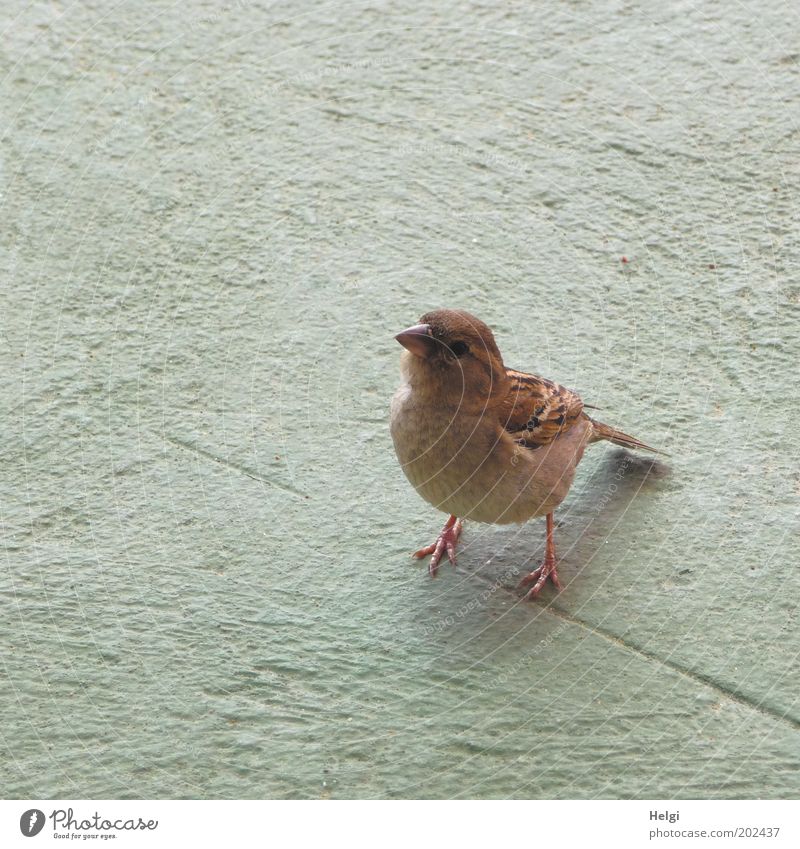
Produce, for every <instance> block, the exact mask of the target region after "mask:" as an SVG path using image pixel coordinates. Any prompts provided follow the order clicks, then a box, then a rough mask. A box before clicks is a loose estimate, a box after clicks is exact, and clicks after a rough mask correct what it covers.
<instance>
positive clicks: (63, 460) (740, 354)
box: [0, 0, 800, 798]
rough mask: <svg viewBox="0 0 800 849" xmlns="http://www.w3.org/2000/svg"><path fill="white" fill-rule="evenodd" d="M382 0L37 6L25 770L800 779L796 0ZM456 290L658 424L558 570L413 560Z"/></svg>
mask: <svg viewBox="0 0 800 849" xmlns="http://www.w3.org/2000/svg"><path fill="white" fill-rule="evenodd" d="M401 6H402V8H400V7H401ZM393 7H394V8H393V11H390V12H383V11H381V10H380V7H379V6H378V5H373V4H369V3H362V2H356V3H352V4H342V3H338V4H334V3H331V4H315V5H314V6H311V5H309V4H303V5H302V6H301V5H300V4H298V3H292V4H291V5H290V4H280V3H278V4H266V3H264V4H258V3H241V4H239V3H234V4H231V5H230V6H229V7H227V8H223V7H221V6H215V5H214V4H211V3H208V4H205V5H200V4H197V3H188V4H187V3H176V4H163V3H162V4H158V5H156V4H144V3H140V4H136V3H128V4H123V5H112V4H99V3H84V4H77V5H75V6H69V7H68V6H66V5H61V4H59V3H41V4H36V5H27V4H19V5H18V9H19V17H18V18H17V19H16V20H15V21H14V22H13V23H11V24H9V28H8V30H7V32H6V37H5V39H4V41H3V50H4V55H3V60H2V72H3V76H2V85H0V99H2V102H3V104H4V110H3V111H4V119H5V120H4V122H3V123H4V132H5V135H4V137H3V142H2V147H0V152H1V153H2V181H3V182H2V225H0V226H1V227H2V242H1V243H0V245H1V247H2V251H1V253H0V268H1V269H2V279H3V293H4V297H3V325H2V335H0V351H1V352H2V354H1V356H2V403H3V405H4V408H5V410H6V415H4V417H3V419H2V438H3V449H4V450H3V453H2V479H1V480H0V487H1V489H0V493H2V499H1V500H0V505H1V512H0V518H1V519H2V540H3V551H4V555H5V557H4V565H3V570H2V573H1V576H0V593H1V594H2V595H1V598H2V610H3V614H2V616H1V617H0V650H2V664H1V665H0V673H1V674H2V676H3V681H2V692H1V695H0V699H1V700H0V732H1V733H2V743H3V762H2V767H3V768H2V770H1V771H0V776H2V777H0V796H23V797H55V796H59V797H101V798H102V797H106V798H107V797H171V796H181V797H183V796H192V797H231V798H236V797H266V796H269V797H271V796H279V797H312V798H313V797H320V796H328V795H330V796H333V797H353V796H356V797H386V796H389V797H408V796H411V797H416V796H434V797H453V796H480V797H502V796H512V797H548V798H549V797H557V798H569V797H608V796H612V797H613V796H621V797H638V798H652V797H695V796H700V797H703V796H711V797H749V796H764V797H787V796H796V795H797V793H798V791H800V771H798V767H799V766H800V730H799V729H800V705H798V693H800V675H798V663H797V657H798V609H797V603H798V602H797V599H798V584H799V583H800V579H799V578H798V557H797V555H798V529H799V528H800V525H799V524H798V495H800V473H799V472H798V463H797V457H798V454H799V453H800V438H799V437H798V424H797V418H796V416H797V413H798V407H799V406H800V405H799V404H798V397H797V360H798V357H797V354H798V341H799V340H798V336H799V335H800V327H799V325H798V319H799V318H800V309H799V308H798V303H800V283H799V282H798V268H800V248H798V240H797V233H798V215H797V206H796V201H797V191H798V188H799V187H800V165H799V163H800V159H799V158H798V150H799V149H800V135H799V134H798V123H800V110H799V109H798V106H797V100H796V95H797V92H798V90H800V73H798V61H800V60H799V59H798V55H797V53H796V52H795V51H796V43H795V42H796V39H795V38H794V35H793V34H794V33H796V32H797V31H798V26H800V16H799V15H798V11H797V7H796V6H795V5H794V4H789V3H767V2H762V3H753V2H746V3H743V4H729V3H721V2H719V3H703V4H696V5H695V4H692V3H688V2H687V3H672V4H666V3H646V4H643V5H641V6H636V5H628V4H623V3H618V2H613V0H607V2H598V3H570V4H566V3H556V2H548V3H539V4H537V5H536V9H537V11H536V12H535V13H534V12H532V11H531V10H530V6H529V4H523V3H503V4H499V3H498V4H483V5H481V4H477V3H475V4H472V3H464V2H461V3H453V4H448V5H447V6H444V5H442V6H441V7H440V9H439V12H438V13H437V14H435V15H431V14H423V13H421V12H419V11H418V10H417V4H415V3H411V2H407V3H403V4H393ZM622 256H626V257H627V258H629V259H630V260H631V261H630V262H629V263H628V264H627V265H623V264H622V263H621V261H620V258H621V257H622ZM710 265H714V266H715V267H714V268H710V267H709V266H710ZM444 305H447V306H460V307H464V308H467V309H470V310H471V311H473V312H475V313H476V314H478V315H479V316H481V317H482V318H483V319H484V320H486V321H487V322H488V323H489V324H490V325H492V326H493V327H494V328H495V330H496V333H497V337H498V341H499V343H500V346H501V349H502V350H503V352H504V354H505V357H506V360H507V362H508V363H509V364H511V365H514V366H516V367H518V368H527V369H531V370H537V371H540V372H541V373H543V374H546V375H548V376H550V377H553V378H555V379H558V380H560V381H561V382H563V383H566V384H567V385H569V386H573V387H575V388H577V389H578V390H579V391H580V392H581V393H582V394H583V396H584V398H585V399H586V401H587V402H588V403H592V404H596V405H598V406H600V407H602V408H603V411H602V417H603V419H604V420H606V421H608V422H610V423H612V424H617V425H619V426H621V427H623V428H625V429H626V430H629V431H630V432H632V433H634V434H636V435H637V436H639V437H641V438H642V439H645V440H647V441H649V442H651V443H654V444H657V445H661V446H663V447H665V448H666V449H667V450H669V451H670V453H671V458H670V460H669V464H670V466H671V473H670V474H666V473H662V474H661V475H659V476H650V477H649V478H648V479H647V480H644V469H643V467H642V466H640V465H636V464H634V465H631V466H628V467H626V471H625V472H624V474H622V475H620V476H619V477H617V476H616V475H617V473H618V469H619V468H620V463H621V462H622V460H621V458H620V454H619V453H618V451H617V450H616V449H614V448H606V447H604V446H598V447H594V448H592V449H591V451H590V452H589V454H587V457H586V459H585V460H584V463H583V464H582V466H581V469H580V473H579V476H578V478H577V481H576V484H575V486H574V488H573V490H572V492H571V494H570V496H569V498H568V500H567V502H566V503H565V505H564V508H563V509H562V510H561V511H560V513H559V515H558V518H559V520H560V521H561V522H562V527H561V528H560V529H559V532H558V541H559V545H560V554H561V557H562V567H561V575H562V578H563V579H564V580H565V581H566V582H567V583H568V587H567V589H566V590H565V592H564V593H563V594H562V595H560V596H558V597H556V596H555V595H554V594H553V593H552V592H551V591H550V590H547V592H546V593H545V594H544V596H543V599H542V602H541V603H538V604H533V605H526V604H521V603H519V602H518V599H517V596H515V595H514V593H513V592H512V591H511V590H512V588H513V586H514V583H515V581H516V577H517V574H518V573H519V572H520V571H521V570H522V569H523V568H531V567H532V565H533V564H535V563H536V562H537V560H538V558H539V557H540V556H541V545H542V538H543V527H542V525H543V523H542V521H541V520H538V521H536V522H532V523H531V524H530V525H528V526H524V527H521V528H514V527H509V528H491V527H483V526H478V525H474V524H472V525H468V526H467V529H466V532H465V536H464V545H463V549H462V552H461V560H460V568H459V570H458V571H457V572H453V571H452V570H451V568H450V567H449V566H447V567H444V568H443V569H442V574H441V577H440V579H439V580H437V581H436V582H431V581H430V580H429V579H428V578H427V575H426V574H425V569H424V566H421V565H418V564H415V563H413V562H411V561H410V559H409V552H410V551H411V550H412V549H413V548H414V547H416V546H417V545H420V544H423V543H426V542H429V541H430V539H431V538H432V537H433V535H434V534H435V532H436V531H437V530H438V528H439V527H440V525H441V523H442V521H443V518H444V517H443V516H442V515H440V514H438V513H436V512H435V511H434V510H433V509H432V508H429V507H428V506H427V505H425V504H423V503H422V502H421V501H420V500H419V499H418V497H417V496H416V495H415V494H414V492H413V491H412V490H411V488H410V487H409V486H408V485H407V483H406V482H405V480H404V478H403V477H402V474H401V472H400V469H399V468H398V466H397V463H396V461H395V458H394V455H393V451H392V447H391V441H390V438H389V434H388V410H387V408H388V401H389V397H390V395H391V393H392V391H393V389H394V386H395V384H396V382H397V360H398V355H399V349H398V347H397V345H396V344H395V343H394V341H393V340H392V335H393V333H395V332H397V331H398V330H399V329H401V328H402V327H404V326H406V325H408V324H410V323H413V322H414V321H415V320H416V319H417V317H418V316H419V315H420V314H421V313H423V312H424V311H426V310H427V309H429V308H432V307H437V306H444ZM598 415H599V414H598ZM615 487H616V489H615Z"/></svg>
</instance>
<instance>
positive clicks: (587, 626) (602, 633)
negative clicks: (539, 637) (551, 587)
mask: <svg viewBox="0 0 800 849" xmlns="http://www.w3.org/2000/svg"><path fill="white" fill-rule="evenodd" d="M545 610H547V612H548V613H552V614H553V616H556V617H557V618H559V619H561V620H563V621H565V622H569V623H570V624H573V625H577V626H578V627H580V628H583V629H584V630H586V631H588V632H589V633H591V634H594V635H595V636H597V637H600V638H601V639H605V640H608V641H609V642H611V643H614V644H615V645H617V646H619V647H620V648H623V649H626V650H627V651H629V652H632V653H633V654H637V655H639V656H640V657H643V658H646V659H647V660H653V661H655V662H656V663H660V664H661V665H662V666H666V667H667V668H668V669H671V670H672V671H673V672H677V673H678V674H679V675H681V676H682V677H684V678H688V679H689V680H691V681H693V682H695V683H700V684H704V685H705V686H706V687H710V688H711V689H712V690H715V691H716V692H717V693H718V694H719V695H720V696H722V697H723V698H726V699H730V700H731V701H734V702H737V703H738V704H740V705H744V706H745V707H748V708H750V709H751V710H755V711H758V712H759V713H762V714H764V715H765V716H768V717H770V718H771V719H777V720H780V721H781V722H784V723H786V724H787V725H790V726H791V727H792V728H795V729H800V719H798V718H797V717H795V716H792V715H791V714H790V713H789V712H788V711H781V709H780V708H778V707H774V706H772V705H768V704H764V703H763V702H755V701H753V700H752V699H750V698H748V697H747V696H745V695H743V694H742V693H740V692H737V691H736V690H732V689H730V688H728V687H726V686H725V685H724V684H722V683H720V682H719V681H716V680H715V679H714V678H712V677H711V676H710V675H705V674H703V673H702V672H697V671H695V670H693V669H689V668H687V667H685V666H681V665H680V664H679V663H676V662H675V661H674V660H670V659H669V658H664V657H660V656H659V655H657V654H655V653H654V652H652V651H650V650H648V649H646V648H642V647H641V646H638V645H636V644H635V643H630V642H628V641H627V640H624V639H622V637H618V636H617V635H616V634H612V633H611V632H610V631H606V630H604V629H603V628H599V627H597V626H596V625H592V624H591V623H589V622H586V621H584V620H583V619H579V618H578V617H577V616H573V615H572V614H570V613H567V612H566V611H565V610H562V609H561V608H558V607H554V606H553V605H548V606H547V607H546V608H545Z"/></svg>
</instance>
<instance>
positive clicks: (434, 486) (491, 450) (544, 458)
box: [391, 386, 585, 524]
mask: <svg viewBox="0 0 800 849" xmlns="http://www.w3.org/2000/svg"><path fill="white" fill-rule="evenodd" d="M391 432H392V439H393V440H394V446H395V451H396V452H397V457H398V459H399V460H400V464H401V466H402V468H403V471H404V472H405V474H406V477H407V478H408V479H409V481H410V482H411V484H412V485H413V486H414V488H415V489H416V490H417V492H418V493H419V494H420V495H421V496H422V497H423V498H424V499H425V500H426V501H428V502H429V503H430V504H432V505H433V506H434V507H437V508H438V509H439V510H442V511H444V512H446V513H452V514H453V515H456V516H459V517H460V518H464V519H472V520H473V521H478V522H492V523H499V524H506V523H510V522H524V521H526V520H527V519H529V518H531V517H533V516H539V515H543V514H544V513H546V512H550V510H552V509H554V508H555V506H557V505H558V503H560V502H561V500H562V499H563V498H564V496H565V495H566V493H567V490H568V489H569V486H570V484H571V483H572V477H573V475H574V470H575V466H576V465H577V462H578V460H579V459H580V454H582V453H583V446H584V445H585V439H582V440H579V443H580V444H578V442H575V440H569V443H570V444H569V445H567V441H566V440H565V441H563V442H562V440H560V439H559V440H556V441H555V442H554V443H552V445H551V446H546V447H544V448H542V449H538V450H537V451H530V450H529V449H526V448H523V447H521V446H519V445H517V444H516V443H515V442H513V440H512V439H511V438H510V437H509V436H508V434H506V433H505V431H503V429H502V428H500V427H499V425H498V423H497V422H496V420H494V419H493V418H491V417H489V416H471V415H468V414H466V413H465V412H464V411H463V410H459V409H455V410H450V409H447V408H446V407H440V406H438V405H436V404H431V403H421V402H420V401H419V399H417V398H416V397H415V394H414V393H413V391H412V390H411V389H410V387H408V386H402V387H401V388H400V389H399V390H398V391H397V393H396V394H395V396H394V398H393V400H392V417H391ZM559 443H561V444H559ZM578 449H579V450H578ZM534 458H535V459H534Z"/></svg>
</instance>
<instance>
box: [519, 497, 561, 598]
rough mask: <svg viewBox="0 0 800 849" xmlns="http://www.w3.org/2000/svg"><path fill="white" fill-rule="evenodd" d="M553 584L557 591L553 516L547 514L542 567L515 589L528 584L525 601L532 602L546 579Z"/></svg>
mask: <svg viewBox="0 0 800 849" xmlns="http://www.w3.org/2000/svg"><path fill="white" fill-rule="evenodd" d="M548 578H550V580H551V581H552V582H553V583H554V584H555V587H556V589H557V590H560V589H561V588H562V587H561V581H559V580H558V572H557V571H556V543H555V539H554V537H553V514H552V513H548V514H547V543H546V545H545V554H544V560H543V561H542V565H541V566H540V567H539V568H538V569H534V570H533V572H531V573H530V574H528V575H526V576H525V577H524V578H523V579H522V580H521V581H520V582H519V584H517V589H518V590H520V589H524V588H525V587H527V586H528V584H533V586H532V587H531V588H530V589H529V590H528V592H527V593H525V599H524V600H525V601H533V600H534V599H535V598H536V596H537V595H539V591H540V590H541V589H542V587H543V586H544V585H545V584H546V583H547V579H548Z"/></svg>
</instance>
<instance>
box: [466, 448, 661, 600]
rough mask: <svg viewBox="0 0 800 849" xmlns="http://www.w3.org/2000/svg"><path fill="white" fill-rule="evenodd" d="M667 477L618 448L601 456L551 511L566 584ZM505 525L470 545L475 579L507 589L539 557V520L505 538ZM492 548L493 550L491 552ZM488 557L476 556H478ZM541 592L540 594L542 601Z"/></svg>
mask: <svg viewBox="0 0 800 849" xmlns="http://www.w3.org/2000/svg"><path fill="white" fill-rule="evenodd" d="M670 475H671V467H670V466H669V464H668V463H666V462H665V461H664V460H661V459H658V458H654V457H652V456H644V455H641V454H635V453H633V452H631V451H628V450H626V449H624V448H620V449H617V450H614V451H610V452H608V453H607V455H606V457H605V458H603V460H601V462H600V463H599V465H598V466H597V467H595V468H594V469H593V471H592V472H591V474H590V476H589V477H588V478H587V479H584V480H583V481H582V482H581V481H576V485H575V486H573V489H572V492H571V493H570V497H569V499H568V501H567V502H565V504H564V505H562V507H561V508H560V509H559V510H557V511H556V514H555V520H556V550H557V552H558V555H559V560H560V561H561V563H562V564H563V567H564V572H565V574H563V575H562V578H564V579H567V580H569V579H570V578H571V577H572V576H573V575H574V573H575V572H576V571H580V570H581V569H582V568H583V566H584V565H585V564H586V563H588V562H589V561H591V559H592V557H593V555H594V554H595V553H596V551H597V549H598V547H599V546H600V545H601V541H604V540H605V539H607V538H608V536H609V534H610V533H611V532H612V531H613V530H614V529H615V528H616V527H617V526H618V525H619V524H620V523H621V522H624V519H623V517H624V515H625V514H626V513H627V512H628V511H634V510H635V509H636V508H635V507H634V504H635V502H636V501H637V499H641V500H642V504H643V506H646V507H647V508H648V509H649V507H650V505H649V499H647V498H646V495H647V494H655V493H656V492H657V491H658V490H659V489H661V488H663V486H664V482H665V481H666V480H667V479H668V478H669V477H670ZM509 530H510V527H509V526H504V527H503V528H496V529H495V532H494V533H492V534H487V535H483V536H482V538H481V539H476V540H475V541H474V551H475V554H476V557H475V559H476V560H478V561H479V562H481V561H482V563H481V565H480V566H479V567H477V568H476V571H477V573H478V575H479V576H480V577H481V578H483V579H485V580H491V581H493V582H496V581H497V580H498V576H501V577H500V580H501V582H502V585H503V586H504V587H505V588H506V589H509V590H513V589H514V588H515V587H516V585H517V582H518V581H519V579H520V578H521V577H522V575H524V574H527V573H528V572H530V571H531V570H532V569H535V568H536V567H537V566H538V565H539V564H540V562H541V560H542V557H543V556H544V542H545V529H544V519H542V520H541V521H539V520H532V521H531V522H528V523H527V524H526V525H523V526H517V528H516V532H513V531H512V532H511V533H508V532H509ZM492 549H493V550H492ZM484 554H485V555H488V556H482V555H484ZM545 594H546V592H545V591H544V590H543V592H542V597H543V598H544V597H545Z"/></svg>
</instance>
